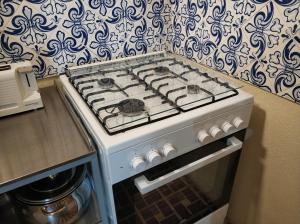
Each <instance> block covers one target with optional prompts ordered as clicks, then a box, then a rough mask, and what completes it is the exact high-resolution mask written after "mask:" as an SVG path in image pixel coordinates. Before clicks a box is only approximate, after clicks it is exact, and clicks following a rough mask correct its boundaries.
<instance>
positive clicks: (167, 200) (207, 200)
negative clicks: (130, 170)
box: [113, 130, 245, 224]
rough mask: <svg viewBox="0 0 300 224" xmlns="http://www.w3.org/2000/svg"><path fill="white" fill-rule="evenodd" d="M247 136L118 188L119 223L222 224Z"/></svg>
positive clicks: (186, 156)
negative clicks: (211, 218) (211, 216)
mask: <svg viewBox="0 0 300 224" xmlns="http://www.w3.org/2000/svg"><path fill="white" fill-rule="evenodd" d="M244 135H245V130H242V131H239V132H236V133H234V134H232V135H230V136H227V137H224V138H222V139H220V140H218V141H214V142H212V143H210V144H208V145H205V146H202V147H199V148H196V149H194V150H193V151H191V152H189V153H186V154H183V155H181V156H179V157H176V158H174V159H171V160H169V161H167V162H165V163H162V164H160V165H158V166H155V167H153V168H151V169H149V170H146V171H145V172H142V173H139V174H138V175H135V176H133V177H130V178H128V179H126V180H123V181H121V182H118V183H116V184H114V185H113V194H114V202H115V207H116V214H117V220H118V223H119V224H127V223H128V224H129V223H131V224H133V223H136V224H177V223H178V224H188V223H199V224H202V223H212V224H214V223H220V222H218V221H217V220H216V219H218V218H219V219H220V220H221V221H222V220H224V217H225V215H226V212H227V207H228V206H227V204H228V202H229V198H230V193H231V189H232V185H233V181H234V176H235V172H236V169H237V164H238V160H239V156H240V153H241V149H242V142H243V139H244ZM213 213H215V214H217V215H214V216H213V219H214V220H213V221H211V222H208V220H209V218H210V215H211V214H213Z"/></svg>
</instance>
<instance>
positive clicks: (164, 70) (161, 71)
mask: <svg viewBox="0 0 300 224" xmlns="http://www.w3.org/2000/svg"><path fill="white" fill-rule="evenodd" d="M169 71H170V70H169V68H167V67H164V66H159V67H156V68H155V69H154V72H155V73H157V74H158V75H166V74H167V73H169Z"/></svg>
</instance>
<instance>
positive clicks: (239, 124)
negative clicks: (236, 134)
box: [232, 117, 244, 128]
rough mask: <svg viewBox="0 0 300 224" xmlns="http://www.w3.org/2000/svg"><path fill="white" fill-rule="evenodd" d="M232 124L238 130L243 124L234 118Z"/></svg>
mask: <svg viewBox="0 0 300 224" xmlns="http://www.w3.org/2000/svg"><path fill="white" fill-rule="evenodd" d="M232 124H233V125H234V126H235V127H236V128H240V127H241V126H242V125H243V124H244V121H243V120H242V119H241V118H240V117H236V118H234V119H233V121H232Z"/></svg>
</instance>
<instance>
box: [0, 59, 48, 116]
mask: <svg viewBox="0 0 300 224" xmlns="http://www.w3.org/2000/svg"><path fill="white" fill-rule="evenodd" d="M41 107H43V102H42V99H41V95H40V93H39V91H38V86H37V83H36V79H35V75H34V73H33V70H32V65H31V63H30V62H29V61H26V62H20V63H14V64H10V65H1V66H0V117H3V116H6V115H10V114H15V113H20V112H23V111H27V110H33V109H37V108H41Z"/></svg>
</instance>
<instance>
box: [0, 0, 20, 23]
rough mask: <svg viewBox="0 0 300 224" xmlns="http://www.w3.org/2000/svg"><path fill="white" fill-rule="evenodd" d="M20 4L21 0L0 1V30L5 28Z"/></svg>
mask: <svg viewBox="0 0 300 224" xmlns="http://www.w3.org/2000/svg"><path fill="white" fill-rule="evenodd" d="M20 4H21V0H1V1H0V29H1V28H2V27H5V26H6V23H7V22H8V21H9V20H10V19H11V17H12V16H13V15H14V13H15V11H16V10H17V9H18V7H19V6H20Z"/></svg>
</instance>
